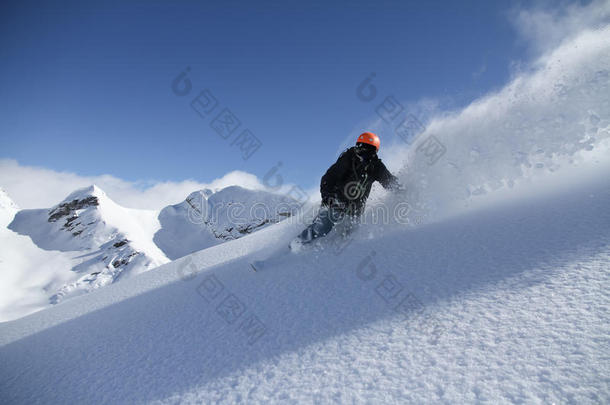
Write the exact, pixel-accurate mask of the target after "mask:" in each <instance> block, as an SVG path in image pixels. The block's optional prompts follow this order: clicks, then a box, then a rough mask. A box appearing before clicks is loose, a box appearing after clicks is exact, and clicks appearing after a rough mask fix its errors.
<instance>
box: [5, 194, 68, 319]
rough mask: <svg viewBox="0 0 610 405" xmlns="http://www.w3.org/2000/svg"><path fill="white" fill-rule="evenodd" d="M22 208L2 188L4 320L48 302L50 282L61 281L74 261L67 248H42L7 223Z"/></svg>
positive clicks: (40, 307) (18, 315) (41, 306)
mask: <svg viewBox="0 0 610 405" xmlns="http://www.w3.org/2000/svg"><path fill="white" fill-rule="evenodd" d="M18 211H19V208H18V206H17V205H16V204H15V203H14V202H13V201H12V200H11V199H10V197H9V196H8V195H7V194H6V193H5V192H4V190H2V189H0V250H1V253H2V254H1V255H0V321H6V320H10V319H15V318H18V317H20V316H23V315H25V314H29V313H32V312H35V311H37V310H40V309H42V308H44V307H46V306H48V303H49V302H48V301H49V292H48V291H47V290H48V289H49V286H51V285H53V284H56V285H61V284H62V283H65V282H67V281H68V280H69V276H70V275H69V274H66V272H61V271H58V270H60V269H69V268H70V267H71V266H72V265H73V264H72V261H71V259H70V257H69V256H68V255H66V254H65V253H63V252H50V251H45V250H42V249H40V248H39V247H38V246H36V245H35V244H34V243H33V242H32V240H31V239H30V238H29V237H27V236H21V235H18V234H16V233H15V232H12V231H10V230H9V229H8V228H7V225H8V224H9V223H11V221H13V218H14V217H15V214H16V213H17V212H18Z"/></svg>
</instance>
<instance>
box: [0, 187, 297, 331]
mask: <svg viewBox="0 0 610 405" xmlns="http://www.w3.org/2000/svg"><path fill="white" fill-rule="evenodd" d="M297 208H298V204H297V203H296V202H295V201H294V200H292V199H290V198H288V197H285V196H283V195H279V194H274V193H270V192H266V191H255V190H248V189H245V188H242V187H238V186H232V187H227V188H224V189H221V190H218V191H212V190H209V189H206V190H200V191H196V192H194V193H192V194H190V195H189V196H188V197H187V198H186V200H185V201H184V202H182V203H180V204H176V205H172V206H168V207H165V208H164V209H162V210H161V211H160V212H158V211H152V210H138V209H130V208H125V207H122V206H120V205H118V204H116V203H115V202H114V201H112V200H111V199H110V198H109V197H108V195H106V193H105V192H104V191H103V190H101V189H100V188H99V187H97V186H95V185H93V186H90V187H87V188H84V189H80V190H76V191H74V192H73V193H71V194H70V195H69V196H67V197H66V198H65V199H64V200H63V201H61V202H60V203H59V204H57V205H55V206H53V207H51V208H50V209H28V210H21V211H19V209H18V207H17V205H16V204H15V203H14V202H13V201H12V200H11V199H10V197H9V196H8V195H7V194H6V193H5V192H3V191H2V192H0V220H1V221H3V231H2V232H3V235H4V238H5V239H7V242H6V243H7V244H10V243H13V244H14V243H15V240H19V241H20V242H19V243H20V244H21V245H20V246H21V247H19V248H17V250H16V251H14V253H16V254H19V253H21V254H22V259H21V260H19V263H17V262H15V261H13V262H14V264H13V265H12V268H11V269H9V270H6V271H5V272H4V276H5V277H9V274H14V275H15V277H27V276H28V275H31V274H32V273H33V272H37V271H36V270H34V269H33V268H32V267H33V264H32V263H30V262H29V261H28V258H32V257H34V258H38V257H47V264H46V265H45V266H44V268H45V271H44V272H43V273H42V274H40V275H39V276H40V277H34V278H32V282H30V283H29V284H28V287H27V289H25V290H24V289H21V288H20V287H19V286H18V285H15V280H13V281H12V282H11V281H9V280H8V278H7V279H6V283H5V285H6V286H7V289H12V290H15V291H21V294H18V295H19V296H20V297H21V298H20V300H21V301H20V302H35V303H36V305H28V306H23V305H19V304H18V303H16V302H15V300H16V299H17V298H15V300H13V299H11V300H6V302H5V305H2V303H1V302H0V320H6V319H13V318H14V317H15V316H18V315H21V316H23V315H26V314H27V313H29V312H31V311H32V310H35V309H40V308H43V307H45V306H47V305H48V304H49V303H50V304H56V303H58V302H60V301H62V300H64V299H66V298H69V297H73V296H77V295H80V294H83V293H86V292H90V291H92V290H94V289H97V288H100V287H103V286H106V285H109V284H112V283H114V282H115V281H118V280H121V279H123V278H126V277H130V276H132V275H136V274H139V273H142V272H144V271H147V270H150V269H152V268H155V267H157V266H159V265H161V264H164V263H167V262H169V261H170V260H174V259H177V258H179V257H182V256H184V255H187V254H190V253H193V252H195V251H197V250H201V249H204V248H207V247H210V246H213V245H217V244H219V243H223V242H226V241H228V240H233V239H238V238H240V237H242V236H244V235H248V234H250V233H252V232H254V231H257V230H259V229H262V228H264V227H266V226H268V225H270V224H273V223H277V222H279V221H280V220H282V219H284V218H287V217H288V216H290V215H292V213H293V212H295V211H296V210H297ZM7 226H8V229H6V227H7ZM11 231H13V232H11ZM20 235H22V236H20ZM24 237H27V238H24ZM26 239H27V242H26V241H25V240H26ZM8 240H10V241H12V242H8ZM24 244H25V245H24ZM20 249H21V251H20ZM33 252H35V253H33ZM10 254H11V252H9V251H8V250H5V251H3V252H2V256H8V255H10ZM49 256H53V257H54V258H55V259H54V260H50V259H48V257H49ZM0 260H1V258H0ZM33 263H37V264H39V261H38V260H35V261H34V262H33ZM33 280H37V283H38V284H36V282H34V281H33ZM11 283H12V284H11ZM9 286H11V287H9ZM11 296H15V297H16V295H15V294H11ZM26 296H29V298H27V299H26V298H25V297H26ZM9 302H10V303H9ZM9 306H10V308H9ZM20 308H21V309H20ZM9 313H10V315H8V314H9Z"/></svg>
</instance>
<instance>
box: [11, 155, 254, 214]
mask: <svg viewBox="0 0 610 405" xmlns="http://www.w3.org/2000/svg"><path fill="white" fill-rule="evenodd" d="M91 184H96V185H97V186H99V187H100V188H101V189H103V190H104V191H105V192H106V193H107V194H108V196H109V197H110V198H112V199H113V200H114V201H116V202H117V203H118V204H120V205H123V206H125V207H130V208H144V209H160V208H163V207H165V206H167V205H169V204H175V203H178V202H180V201H183V200H184V198H185V197H186V196H187V195H189V194H190V193H191V192H193V191H195V190H200V189H203V188H210V189H221V188H224V187H228V186H231V185H239V186H242V187H245V188H250V189H264V188H265V187H264V186H263V184H262V183H261V182H260V181H259V180H258V178H257V177H256V176H255V175H253V174H250V173H246V172H242V171H233V172H230V173H227V174H226V175H224V176H223V177H221V178H219V179H216V180H213V181H212V182H210V183H201V182H198V181H195V180H184V181H180V182H156V183H155V182H129V181H125V180H122V179H120V178H117V177H114V176H110V175H100V176H81V175H78V174H75V173H71V172H58V171H55V170H51V169H45V168H41V167H34V166H23V165H20V164H19V163H18V162H17V161H16V160H13V159H0V187H2V188H4V189H5V190H6V192H7V193H8V195H9V196H10V197H11V198H12V199H13V201H15V202H16V203H17V204H18V205H19V206H20V207H21V208H48V207H51V206H53V205H55V204H57V203H58V202H60V201H61V200H63V199H64V198H65V197H66V196H68V194H70V193H71V192H72V191H74V190H75V189H77V188H81V187H87V186H90V185H91Z"/></svg>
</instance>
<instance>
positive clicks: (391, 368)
mask: <svg viewBox="0 0 610 405" xmlns="http://www.w3.org/2000/svg"><path fill="white" fill-rule="evenodd" d="M608 38H609V36H608V32H607V31H604V30H598V31H596V32H585V33H584V34H583V35H581V36H579V37H577V38H576V39H574V41H576V42H573V43H570V44H567V45H566V44H564V45H562V47H560V48H559V50H558V51H557V52H558V53H555V54H551V55H549V56H548V59H546V60H541V66H540V71H537V72H534V73H532V74H531V75H525V76H521V77H519V78H518V79H516V82H513V83H511V84H510V85H509V86H508V87H507V88H506V89H504V90H502V91H501V92H499V93H498V95H492V96H490V97H488V98H486V99H484V100H481V101H480V102H479V103H475V104H474V105H473V106H471V107H469V108H467V109H466V110H465V111H463V112H462V113H460V114H457V115H455V116H452V117H448V118H444V119H439V120H438V121H435V122H434V124H433V125H430V127H429V128H430V129H429V131H432V130H433V129H435V128H436V129H435V132H434V133H435V134H437V137H438V139H439V140H440V141H441V142H442V143H443V145H444V147H445V148H446V153H445V156H442V157H441V158H440V159H438V160H437V161H436V162H435V163H434V164H431V163H429V161H427V159H428V157H427V156H424V157H421V156H420V155H418V154H417V146H418V145H419V144H418V142H415V143H414V148H412V149H411V150H408V157H407V161H406V164H407V165H408V167H409V168H410V171H406V172H405V173H403V174H402V175H401V179H402V180H403V181H404V182H405V183H407V185H408V187H409V192H410V193H411V194H410V196H411V197H410V198H412V199H413V200H412V201H410V202H412V204H413V205H414V211H415V212H416V213H417V215H421V216H420V217H418V218H419V219H420V221H419V222H421V223H420V224H418V225H414V223H415V222H417V221H413V222H411V223H409V224H406V225H403V224H399V223H392V224H389V225H371V224H369V225H363V226H361V227H360V228H359V229H358V230H357V231H356V232H355V233H353V234H352V239H351V240H350V239H347V240H344V239H341V238H340V237H338V236H337V235H329V237H328V239H327V240H325V243H324V244H322V243H321V244H318V245H316V246H314V247H313V248H312V249H310V250H306V251H304V252H302V253H301V254H299V255H290V254H286V253H282V252H280V251H279V249H280V247H282V246H285V243H286V242H287V241H289V240H290V239H291V238H292V237H293V236H294V235H296V233H297V232H298V231H299V230H300V229H301V226H300V225H299V224H298V223H292V222H288V221H284V222H282V223H280V224H277V225H274V226H270V227H268V228H266V229H263V230H261V231H260V232H257V233H255V234H252V235H249V236H246V237H244V238H241V239H238V240H232V241H229V242H227V243H224V244H221V245H217V246H213V247H211V248H208V249H205V250H202V251H200V252H197V253H194V254H192V255H189V256H187V257H184V258H181V259H178V260H176V261H174V262H172V263H169V264H166V265H163V266H161V267H159V268H157V269H154V270H151V271H149V272H146V273H144V274H141V275H139V276H138V277H134V278H131V279H128V280H125V281H123V282H121V283H117V284H113V285H110V286H108V287H106V288H104V289H100V290H98V291H95V292H93V293H91V294H88V295H83V296H80V297H76V298H74V299H73V300H71V301H69V302H64V303H60V304H59V305H56V306H54V307H52V308H50V309H48V310H45V311H41V312H37V313H35V314H32V315H30V316H28V317H25V318H22V319H19V320H16V321H12V322H7V323H4V324H0V395H1V396H2V399H3V402H6V403H48V402H51V403H71V402H86V403H132V402H159V403H184V402H193V403H202V402H203V403H208V402H215V401H219V402H223V403H234V402H248V403H268V402H275V403H292V402H297V401H298V402H306V403H329V402H346V403H352V402H357V403H366V402H369V403H451V404H453V403H473V402H489V403H578V404H580V403H600V404H607V403H610V361H609V360H610V359H609V350H608V349H609V347H610V316H609V314H608V307H609V304H610V296H609V293H608V286H609V281H610V272H609V271H608V270H609V268H610V210H609V209H608V207H609V206H610V178H609V176H608V173H610V155H609V153H610V152H609V151H610V147H609V145H608V136H607V134H608V125H609V122H610V121H609V120H610V111H609V108H608V94H610V93H609V92H608V91H605V92H604V91H603V89H606V90H607V89H608V86H609V85H610V83H609V80H610V77H609V75H608V74H607V68H608V66H610V64H608V56H609V55H610V41H607V39H608ZM574 45H577V46H578V48H577V49H579V52H578V53H577V54H574V55H571V54H570V52H572V51H573V46H574ZM562 52H564V53H562ZM557 56H562V57H561V58H557ZM556 69H559V70H560V71H562V74H561V75H555V74H554V73H555V72H556ZM598 72H601V73H599V74H598ZM593 78H596V79H595V80H593ZM556 84H564V85H565V86H566V92H567V93H566V94H567V97H568V99H566V100H563V99H562V96H560V95H559V94H557V93H554V91H555V90H554V89H556ZM510 89H515V90H517V89H520V90H519V91H517V93H515V97H516V100H515V102H514V103H512V102H511V101H510V100H511V97H512V95H511V94H512V93H510V91H511V90H510ZM521 91H523V93H521ZM507 92H508V93H507ZM538 93H539V94H538ZM502 94H503V96H501V95H502ZM507 94H508V95H507ZM507 97H508V99H507ZM507 100H508V101H507ZM536 100H537V101H536ZM503 103H507V104H503ZM481 109H483V110H484V112H485V113H484V114H483V112H482V111H480V110H481ZM496 109H497V110H496ZM590 111H593V113H594V114H595V116H596V117H597V118H595V119H591V117H592V115H591V112H590ZM558 114H559V115H561V114H563V115H564V116H565V117H567V118H569V119H568V120H566V121H563V123H560V124H557V122H555V121H554V120H553V119H551V117H552V116H553V115H555V116H557V115H558ZM540 120H542V121H540ZM573 120H577V122H576V123H574V124H572V121H573ZM489 122H491V123H492V124H493V123H495V125H492V124H488V123H489ZM592 123H594V126H595V127H594V128H593V126H588V125H591V124H592ZM564 125H566V126H568V127H570V128H571V129H570V130H567V129H564ZM441 128H442V131H439V132H436V131H437V130H440V129H441ZM429 134H430V133H427V135H429ZM423 136H426V133H424V134H423ZM587 145H588V146H587ZM539 149H542V151H543V152H542V153H538V152H537V151H538V150H539ZM420 152H421V151H420ZM518 152H522V153H523V154H519V153H518ZM515 153H517V155H518V156H520V158H519V159H515ZM538 163H541V164H542V166H539V165H538ZM414 170H415V171H416V172H415V173H414V172H413V171H414ZM511 186H512V189H511ZM374 193H375V195H373V197H374V199H376V200H377V201H373V203H374V204H373V205H375V204H379V201H381V200H383V199H385V200H387V201H388V202H389V203H396V204H399V203H400V202H393V201H392V198H391V197H389V196H384V195H383V193H380V192H379V190H375V191H374ZM433 196H435V197H436V198H432V197H433ZM509 197H510V198H509ZM368 215H371V214H370V213H369V214H368ZM261 258H266V260H265V262H266V263H267V264H268V265H267V266H266V268H265V269H264V270H262V271H260V272H253V271H252V270H251V269H250V267H249V262H251V261H252V260H256V259H261Z"/></svg>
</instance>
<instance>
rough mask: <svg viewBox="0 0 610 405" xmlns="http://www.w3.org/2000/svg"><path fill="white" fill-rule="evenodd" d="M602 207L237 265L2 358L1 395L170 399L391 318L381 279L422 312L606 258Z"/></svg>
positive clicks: (599, 198) (601, 203)
mask: <svg viewBox="0 0 610 405" xmlns="http://www.w3.org/2000/svg"><path fill="white" fill-rule="evenodd" d="M609 194H610V191H609V189H608V187H607V186H605V187H603V188H600V187H597V188H595V189H593V190H585V191H583V192H578V193H574V194H573V195H571V196H566V195H562V197H561V199H562V200H561V201H559V202H555V203H553V204H552V205H550V206H549V204H548V199H546V198H540V199H538V200H527V201H523V202H521V203H519V204H512V205H511V206H509V207H495V208H490V209H487V210H482V211H479V212H476V213H472V214H470V215H464V216H461V217H458V218H454V219H451V220H447V221H445V222H442V223H438V224H433V225H429V226H425V227H421V228H419V229H416V230H411V231H407V232H406V233H405V232H401V233H395V234H392V235H387V236H386V237H385V238H384V240H383V241H381V242H382V243H371V242H370V241H358V240H356V241H354V243H353V244H352V245H351V246H349V247H348V248H346V249H345V250H344V251H343V253H342V254H340V255H337V254H335V253H334V252H333V251H332V250H327V251H323V252H317V251H314V252H309V253H304V254H302V255H300V256H298V258H296V259H295V257H294V256H286V257H285V258H284V259H281V260H278V261H277V263H276V265H275V266H274V267H272V268H269V269H265V270H264V271H261V272H258V273H254V272H252V271H251V270H250V269H249V268H248V265H247V261H246V260H240V261H236V262H232V263H226V264H223V265H222V266H219V267H216V268H213V269H209V270H207V271H205V272H204V273H203V274H200V275H199V276H197V277H196V278H194V279H192V280H190V281H186V282H177V283H174V284H170V285H166V286H164V287H161V288H158V289H156V290H152V291H150V292H148V293H145V294H142V295H139V296H136V297H133V298H130V299H128V300H125V301H122V302H120V303H118V304H115V305H112V306H109V307H106V308H103V309H100V310H97V311H94V312H91V313H88V314H86V315H83V316H81V317H79V318H76V319H73V320H71V321H68V322H65V323H63V324H60V325H57V326H54V327H51V328H48V329H46V330H43V331H41V332H39V333H37V334H34V335H32V336H28V337H25V338H23V339H21V340H19V341H16V342H13V343H11V344H8V345H6V346H4V347H2V348H0V363H1V364H2V367H1V368H0V381H1V382H0V392H2V393H3V397H5V398H6V399H8V400H9V402H11V403H15V402H17V403H25V402H35V401H47V402H67V401H69V400H71V399H72V400H73V399H75V398H79V399H80V400H81V401H85V402H105V403H124V402H136V401H138V402H146V401H151V400H155V399H166V398H170V397H171V396H172V395H174V394H176V395H177V394H180V393H183V392H185V391H188V390H189V389H195V388H196V387H197V386H199V385H205V384H214V383H215V382H217V380H218V379H219V378H222V377H227V376H229V375H230V374H232V373H236V372H238V371H239V370H241V369H244V368H247V367H250V366H253V365H255V364H257V367H261V368H263V367H264V364H267V365H268V367H273V364H277V362H278V358H279V357H280V356H281V355H283V354H287V353H295V352H298V351H299V350H300V349H302V348H304V347H306V346H309V345H311V344H313V343H317V342H323V341H324V340H327V339H330V338H333V337H336V336H340V335H342V334H344V333H347V332H349V331H351V330H354V329H357V328H361V327H366V326H367V325H368V324H370V323H372V322H376V321H379V320H382V319H388V318H390V317H396V312H395V311H394V309H393V308H394V306H393V304H391V303H389V302H388V301H386V300H385V299H384V297H383V296H381V295H380V294H379V290H378V286H379V284H380V282H381V281H382V280H384V277H386V276H388V275H391V276H393V277H394V279H395V280H396V281H398V282H400V284H401V286H402V287H403V292H404V291H409V292H411V293H413V295H415V296H416V297H417V299H418V300H419V302H421V304H422V305H423V306H424V307H426V306H429V305H431V304H435V303H442V302H444V301H448V300H450V299H451V298H452V297H455V296H456V295H458V294H462V293H465V292H469V291H473V290H482V289H484V288H485V287H486V286H488V285H491V284H495V283H497V282H498V281H501V280H505V279H508V278H510V277H515V276H518V277H517V278H518V280H519V284H518V285H519V286H520V285H523V286H528V285H532V284H535V283H539V282H543V281H544V280H545V278H546V277H549V276H550V275H552V273H553V272H554V271H558V270H556V267H554V264H561V263H566V262H568V261H570V260H578V258H579V257H580V256H579V255H583V254H584V255H587V256H588V255H590V254H592V253H595V252H596V251H599V249H600V248H602V247H605V246H607V245H608V241H609V240H610V213H609V211H608V209H607V205H606V203H607V202H608V201H609V200H610V196H609ZM590 195H593V197H590ZM373 251H374V252H375V254H374V256H371V252H373ZM367 258H368V259H370V260H369V262H366V260H368V259H367ZM371 264H372V265H373V266H374V269H375V271H374V274H375V275H374V277H372V278H367V276H363V274H364V273H363V271H362V270H363V269H364V268H365V267H366V268H369V269H372V268H373V267H370V265H371ZM367 274H368V275H369V276H370V275H371V274H373V271H372V270H371V271H369V273H367ZM399 296H400V295H398V296H397V297H396V298H398V297H399ZM386 298H387V297H386ZM227 300H228V301H227ZM68 304H69V303H68ZM228 304H232V306H231V305H228ZM240 304H241V307H240V306H239V305H240ZM229 307H232V308H233V309H234V310H235V311H234V312H233V313H232V315H231V313H230V312H227V308H229ZM237 314H238V315H237ZM253 317H254V318H253ZM252 319H255V321H251V320H252ZM246 320H250V321H251V322H250V323H249V324H244V322H245V321H246ZM256 321H259V322H260V324H256ZM252 322H255V323H252ZM244 325H245V326H244ZM256 325H258V326H260V327H259V328H256V327H255V326H256ZM255 331H256V333H254V332H255ZM442 339H443V337H442V336H441V337H440V341H441V343H442ZM263 362H264V363H263ZM26 368H27V370H26V371H25V372H24V369H26ZM17 370H19V371H18V373H15V372H14V371H17Z"/></svg>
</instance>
